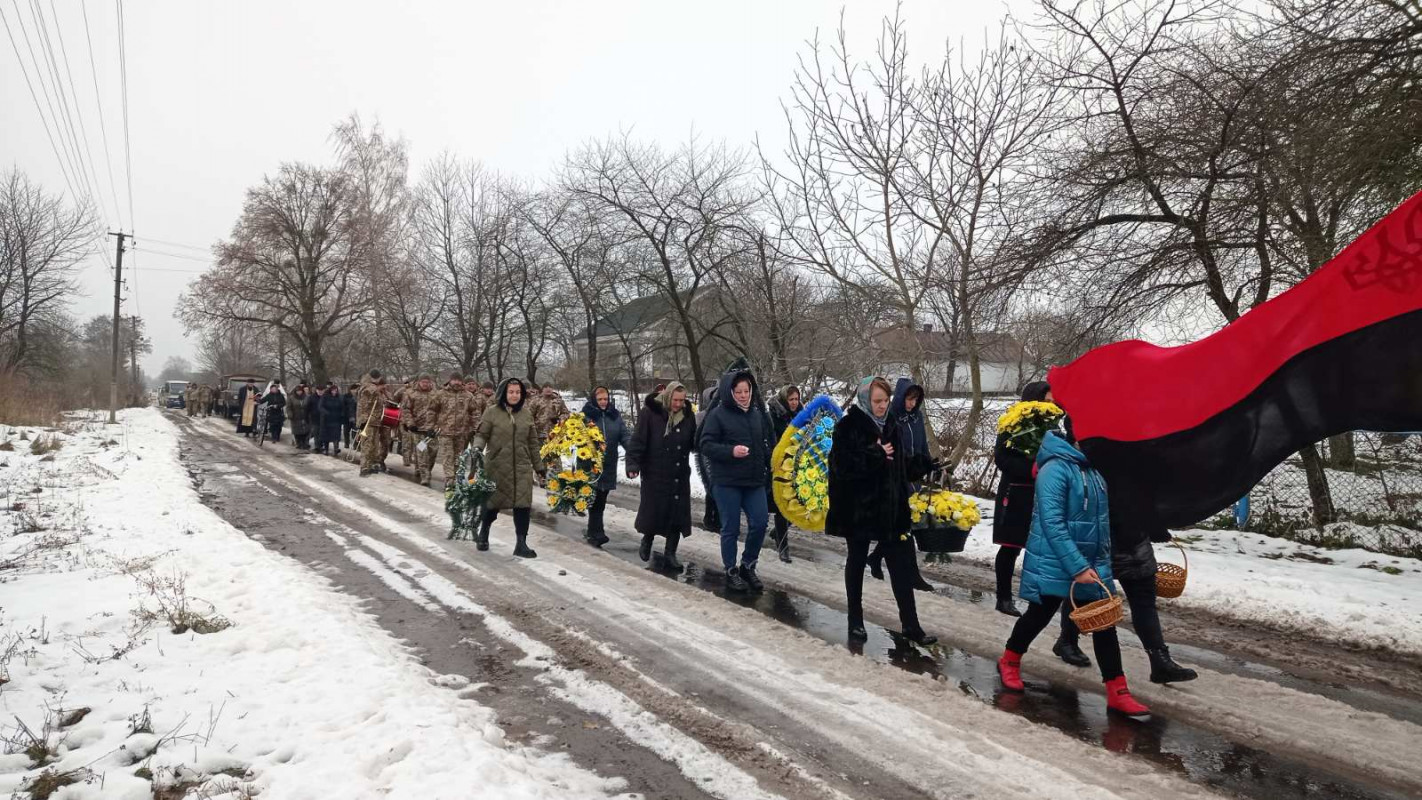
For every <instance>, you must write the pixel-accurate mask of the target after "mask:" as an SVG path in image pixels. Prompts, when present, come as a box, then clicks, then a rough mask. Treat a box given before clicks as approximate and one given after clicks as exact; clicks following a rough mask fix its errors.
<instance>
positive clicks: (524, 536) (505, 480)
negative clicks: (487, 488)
mask: <svg viewBox="0 0 1422 800" xmlns="http://www.w3.org/2000/svg"><path fill="white" fill-rule="evenodd" d="M494 396H495V397H497V398H498V404H497V405H496V406H495V407H494V408H491V409H489V410H488V411H486V412H484V418H483V419H481V420H480V421H479V430H478V431H477V432H476V433H475V434H474V443H473V445H472V447H473V448H474V449H475V450H483V451H484V470H485V472H486V473H487V474H488V476H489V477H490V478H492V479H493V481H494V486H495V489H494V495H493V497H490V498H489V502H488V504H487V505H486V506H485V509H486V510H485V511H484V518H483V520H482V521H481V523H482V524H480V526H479V534H478V537H477V538H476V539H475V544H476V546H477V547H478V548H479V549H480V550H488V549H489V526H491V525H493V524H494V520H495V519H496V518H497V517H498V516H499V512H500V511H502V510H504V509H511V510H512V511H513V519H514V533H515V535H516V536H517V537H518V544H517V545H516V546H515V547H514V552H513V554H514V555H516V556H518V557H519V558H537V557H538V554H537V553H535V552H533V549H532V548H530V547H529V546H528V519H529V514H530V509H531V508H532V507H533V474H534V473H535V472H536V473H538V476H539V479H540V480H541V479H542V477H543V473H544V471H545V470H544V466H543V462H542V461H541V460H540V459H539V458H538V433H537V431H535V430H534V427H533V416H532V415H531V414H530V413H529V411H528V409H527V408H525V407H524V399H525V397H526V392H525V390H524V386H523V381H521V380H519V379H518V378H507V379H505V380H504V382H503V383H501V384H499V389H498V391H497V392H495V393H494Z"/></svg>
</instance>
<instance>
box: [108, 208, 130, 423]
mask: <svg viewBox="0 0 1422 800" xmlns="http://www.w3.org/2000/svg"><path fill="white" fill-rule="evenodd" d="M109 235H110V236H117V237H118V244H117V245H115V252H114V343H113V344H114V360H113V369H112V371H111V372H110V373H109V424H110V425H113V424H115V423H117V422H118V374H119V303H120V301H122V299H123V240H124V239H127V238H129V235H128V234H126V233H123V232H119V233H110V234H109Z"/></svg>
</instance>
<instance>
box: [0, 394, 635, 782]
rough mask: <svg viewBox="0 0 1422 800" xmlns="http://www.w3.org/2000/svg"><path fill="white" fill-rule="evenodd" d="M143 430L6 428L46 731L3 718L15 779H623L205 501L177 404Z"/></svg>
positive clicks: (19, 690) (146, 418)
mask: <svg viewBox="0 0 1422 800" xmlns="http://www.w3.org/2000/svg"><path fill="white" fill-rule="evenodd" d="M122 423H123V424H122V425H121V426H118V427H113V426H104V425H102V424H98V422H97V418H94V419H76V420H75V421H73V422H72V423H71V424H70V425H69V426H67V430H66V432H64V433H53V434H51V433H45V434H43V435H44V436H46V437H49V436H53V437H54V439H55V440H57V441H58V442H59V443H60V444H61V447H60V449H59V450H57V451H55V452H52V453H50V454H48V455H38V454H32V453H31V452H30V449H29V447H30V443H31V441H32V440H33V438H34V437H35V436H36V435H37V434H38V432H37V431H34V430H29V431H25V433H26V436H27V437H28V438H29V439H30V441H20V440H19V439H18V435H19V433H20V431H19V430H16V429H9V430H8V436H7V435H6V434H0V440H6V441H9V442H10V443H11V446H12V447H13V448H14V449H13V450H4V449H3V448H4V445H3V444H0V485H3V486H4V487H5V497H4V498H3V500H4V510H3V511H0V562H3V564H4V567H3V568H0V579H3V585H0V607H3V617H2V618H0V622H3V627H0V656H3V657H4V662H5V663H4V672H0V676H7V677H8V682H7V683H4V685H3V687H2V688H0V695H2V696H3V700H4V707H5V712H6V716H8V717H11V718H12V719H16V718H17V719H18V720H20V721H22V722H23V724H24V726H25V728H27V729H28V732H26V731H24V730H21V729H20V726H19V725H17V724H9V725H3V726H0V730H3V734H4V736H5V738H6V739H8V740H10V742H11V744H9V745H8V746H7V747H6V754H5V755H3V756H0V792H11V791H18V790H23V789H25V788H26V787H27V786H28V785H29V784H30V782H31V781H33V780H34V779H35V778H36V777H37V776H39V775H41V774H42V773H48V774H49V775H70V776H72V777H75V778H77V779H78V780H79V782H78V783H76V784H75V785H72V786H70V787H68V788H65V789H63V790H61V791H60V792H59V793H56V794H55V795H54V796H55V797H56V798H70V799H71V800H72V799H73V798H100V797H102V798H117V799H120V800H122V799H124V798H132V799H133V800H137V798H144V799H145V800H147V799H148V798H151V797H152V796H153V784H152V783H150V780H153V781H156V782H162V783H166V784H169V785H171V784H174V783H180V782H184V781H187V782H190V783H191V784H192V785H193V786H194V787H196V786H203V787H204V792H205V794H203V796H204V797H212V798H219V797H222V798H234V799H235V798H239V797H247V796H249V794H252V793H256V792H260V795H261V796H262V797H265V798H280V797H303V798H305V797H340V798H364V797H387V796H398V797H427V798H437V797H448V798H455V797H469V796H473V795H474V794H480V793H482V794H483V795H485V796H497V797H501V798H567V797H604V796H607V795H609V794H613V793H616V792H618V791H619V790H620V789H621V788H622V786H623V782H622V781H620V780H618V779H615V778H603V777H599V776H597V775H595V774H593V773H590V772H588V771H585V770H583V769H581V768H579V767H577V766H576V765H574V764H572V763H571V762H570V761H569V760H568V759H567V758H566V757H564V756H561V755H547V754H543V753H541V752H537V751H534V750H531V749H527V748H521V747H513V746H510V745H508V744H507V743H505V742H504V741H503V737H502V731H501V730H500V728H499V727H498V725H497V724H496V723H495V720H494V715H493V713H492V712H491V711H489V710H488V709H486V708H484V707H483V706H481V705H479V704H478V703H476V702H475V701H473V700H471V699H468V698H467V697H464V696H462V694H465V693H467V692H456V691H455V690H452V689H450V688H445V687H444V685H441V684H448V683H452V682H450V681H441V680H440V676H438V675H435V674H434V673H432V672H430V671H429V670H427V669H425V668H423V667H421V666H419V664H418V663H416V661H415V660H414V659H413V658H412V657H411V655H410V654H409V653H408V651H407V650H406V649H405V648H403V647H402V646H401V645H400V643H398V642H397V641H396V640H395V639H394V638H392V637H391V636H390V635H389V634H387V633H386V632H384V631H383V630H381V629H380V628H379V627H378V626H377V625H376V624H375V623H374V622H373V620H372V619H371V618H370V617H369V615H368V614H366V613H365V612H363V611H362V610H361V609H360V608H359V606H358V604H357V603H356V602H355V601H354V600H352V599H350V598H348V597H347V596H345V595H343V594H341V593H339V592H337V591H335V590H334V589H333V588H331V587H330V586H329V584H328V583H327V582H326V580H325V579H323V578H321V577H319V576H317V575H315V574H313V573H312V572H310V571H309V570H306V569H304V568H302V567H300V566H298V565H297V564H295V563H293V562H290V561H288V560H286V559H284V558H282V557H281V556H278V555H276V554H274V553H271V552H269V551H267V550H266V549H265V548H264V547H262V546H261V545H260V544H258V543H256V542H254V541H251V540H250V539H248V538H247V537H246V536H245V535H244V534H242V533H241V532H240V531H238V530H236V529H234V528H232V527H231V526H229V525H228V524H227V523H225V522H224V521H222V520H221V519H220V518H218V517H217V516H216V515H215V514H214V513H213V512H212V511H210V510H209V509H208V508H206V507H205V506H203V505H202V503H201V502H200V499H199V497H198V496H197V494H196V492H195V491H194V489H193V487H192V485H191V483H190V482H189V480H188V476H187V474H186V473H185V471H184V469H183V467H182V465H181V463H180V462H179V460H178V442H177V432H176V429H175V428H174V426H173V425H172V424H171V423H170V422H168V421H167V420H165V419H164V418H163V417H162V415H161V413H160V412H158V411H157V410H155V409H138V410H132V411H126V412H124V414H123V415H122ZM51 456H52V458H51ZM233 478H234V479H240V478H238V476H237V475H235V474H234V476H233ZM313 534H314V535H320V533H319V531H317V530H314V529H313ZM15 562H18V563H15ZM164 608H166V609H168V610H169V611H171V612H173V614H178V613H180V612H181V611H183V610H184V609H185V610H186V611H187V612H188V613H189V616H188V617H187V618H185V620H184V621H185V623H186V625H187V629H183V628H181V627H180V628H179V630H183V632H182V633H180V634H179V633H175V632H174V626H173V624H172V622H170V620H169V616H170V615H169V614H167V613H164V611H163V609H164ZM154 612H156V614H155V613H154ZM223 622H228V623H230V624H231V627H228V628H226V629H224V630H219V631H216V632H211V633H206V634H199V633H196V632H194V631H195V630H207V629H208V628H207V627H206V626H207V625H208V624H210V623H216V627H221V623H223ZM81 709H89V710H88V711H87V713H85V714H83V715H82V716H81V715H80V714H78V713H75V712H78V711H79V710H81ZM75 718H77V719H75ZM64 722H69V723H70V724H68V725H63V724H62V723H64ZM31 734H33V739H32V737H31ZM36 740H38V742H40V743H42V745H43V746H32V745H36V744H37V742H36ZM27 747H28V748H29V749H30V752H29V753H25V752H23V751H24V750H25V749H26V748H27ZM45 751H48V753H46V752H45ZM35 757H41V758H44V759H46V760H48V762H49V763H48V765H47V766H39V765H37V764H36V762H35Z"/></svg>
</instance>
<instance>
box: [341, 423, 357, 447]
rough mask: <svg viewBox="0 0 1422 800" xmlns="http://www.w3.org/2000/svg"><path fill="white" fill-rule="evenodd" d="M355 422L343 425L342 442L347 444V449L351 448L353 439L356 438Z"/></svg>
mask: <svg viewBox="0 0 1422 800" xmlns="http://www.w3.org/2000/svg"><path fill="white" fill-rule="evenodd" d="M355 430H356V425H355V420H351V421H350V422H344V423H341V441H343V442H345V443H346V447H350V446H351V438H352V437H354V436H355Z"/></svg>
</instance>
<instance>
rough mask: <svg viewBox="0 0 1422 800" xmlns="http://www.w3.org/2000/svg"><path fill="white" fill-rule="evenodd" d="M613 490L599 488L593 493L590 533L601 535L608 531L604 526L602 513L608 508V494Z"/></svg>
mask: <svg viewBox="0 0 1422 800" xmlns="http://www.w3.org/2000/svg"><path fill="white" fill-rule="evenodd" d="M611 493H612V491H611V490H603V489H598V490H597V491H596V492H594V494H593V501H592V505H591V506H589V507H588V535H590V536H601V535H604V534H606V533H607V528H605V527H603V524H602V515H603V512H605V511H606V510H607V496H608V495H609V494H611Z"/></svg>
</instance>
